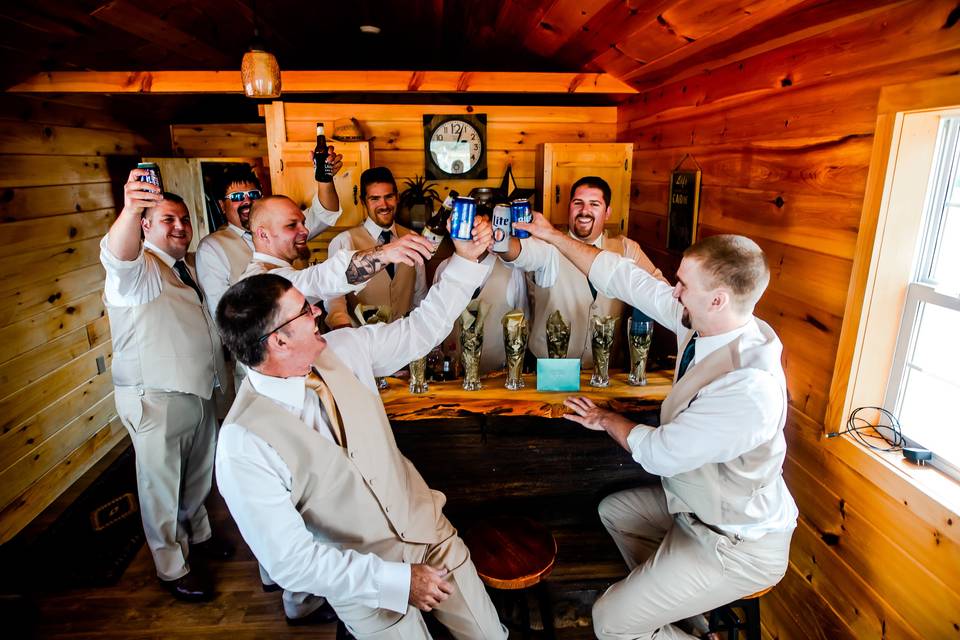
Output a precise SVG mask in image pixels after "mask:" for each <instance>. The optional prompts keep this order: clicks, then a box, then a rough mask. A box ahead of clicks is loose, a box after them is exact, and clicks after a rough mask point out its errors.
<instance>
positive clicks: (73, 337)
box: [0, 95, 146, 543]
mask: <svg viewBox="0 0 960 640" xmlns="http://www.w3.org/2000/svg"><path fill="white" fill-rule="evenodd" d="M73 100H74V101H75V102H76V104H63V103H55V102H48V101H43V100H39V99H35V98H24V97H18V96H10V95H3V96H0V543H2V542H6V541H7V540H9V539H10V538H11V537H12V536H13V535H15V534H16V533H17V532H18V531H20V530H21V529H22V528H23V527H24V526H25V525H26V524H27V523H28V522H29V521H30V520H31V519H33V518H34V517H35V516H36V515H37V514H39V513H40V512H41V511H42V510H43V509H44V508H45V507H47V506H48V505H49V504H50V503H51V502H52V501H53V500H54V499H55V498H56V497H57V496H59V495H60V493H62V492H63V491H64V490H65V489H66V488H67V487H69V486H70V484H71V483H73V482H74V481H75V480H76V479H77V478H78V477H80V476H81V475H82V474H83V473H84V471H86V470H87V469H89V468H90V467H91V466H92V465H93V464H94V463H96V462H97V461H98V460H99V459H100V457H101V456H102V455H103V454H104V453H105V452H107V451H109V450H110V448H111V447H112V446H113V445H115V444H116V443H117V442H119V441H120V440H121V439H123V438H124V437H125V436H126V431H125V430H124V428H123V425H122V424H121V423H120V421H119V420H118V419H117V418H116V411H115V407H114V403H113V386H112V383H111V379H110V371H109V366H110V358H111V344H110V328H109V324H108V321H107V317H106V314H105V312H104V307H103V303H102V301H101V292H102V289H103V279H104V273H103V269H102V267H101V266H100V262H99V247H98V245H99V242H100V238H101V237H102V236H103V235H104V234H105V233H106V232H107V230H108V229H109V227H110V224H111V223H112V222H113V220H114V217H115V215H116V212H117V211H118V209H119V207H120V206H122V202H117V201H116V200H115V199H114V188H113V187H112V186H111V176H110V170H109V166H111V165H112V164H113V162H112V160H108V156H110V157H115V156H130V157H127V158H125V161H124V162H121V163H120V164H121V165H123V167H124V168H126V169H129V168H130V166H131V165H130V163H131V162H135V158H134V157H133V156H138V155H139V153H140V150H141V149H142V147H143V145H144V144H145V142H146V141H145V140H144V139H143V138H142V137H140V136H139V135H137V134H135V133H133V132H132V131H131V130H130V129H129V127H127V126H126V125H124V124H121V123H119V122H116V121H115V120H113V119H112V118H111V117H110V116H108V115H106V113H105V111H104V110H103V109H101V108H98V107H96V106H95V104H96V103H94V102H90V104H91V105H92V106H91V107H89V108H88V107H86V106H82V105H85V104H87V101H86V100H85V99H83V98H74V99H73ZM78 105H80V106H78ZM124 179H125V176H123V177H120V178H119V179H118V180H119V183H122V182H123V181H124ZM98 358H102V359H103V365H104V366H105V367H106V369H105V370H104V371H103V372H102V373H98V367H97V359H98Z"/></svg>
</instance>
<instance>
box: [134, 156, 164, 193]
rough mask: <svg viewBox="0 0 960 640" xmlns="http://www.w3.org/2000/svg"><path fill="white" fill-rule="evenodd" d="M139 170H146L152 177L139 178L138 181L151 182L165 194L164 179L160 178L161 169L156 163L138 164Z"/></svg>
mask: <svg viewBox="0 0 960 640" xmlns="http://www.w3.org/2000/svg"><path fill="white" fill-rule="evenodd" d="M137 169H146V170H147V171H149V172H150V175H146V176H137V180H139V181H140V182H149V183H150V184H152V185H153V186H155V187H157V188H158V189H160V193H163V178H162V177H160V167H159V166H158V165H157V163H156V162H140V163H138V164H137Z"/></svg>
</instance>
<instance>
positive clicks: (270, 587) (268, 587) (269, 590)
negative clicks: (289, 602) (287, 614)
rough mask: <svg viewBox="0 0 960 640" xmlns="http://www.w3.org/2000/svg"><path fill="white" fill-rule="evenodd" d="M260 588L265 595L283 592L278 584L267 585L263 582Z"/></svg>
mask: <svg viewBox="0 0 960 640" xmlns="http://www.w3.org/2000/svg"><path fill="white" fill-rule="evenodd" d="M260 588H261V589H263V592H264V593H274V592H276V591H283V587H281V586H280V585H278V584H277V583H276V582H271V583H270V584H267V583H266V582H261V583H260Z"/></svg>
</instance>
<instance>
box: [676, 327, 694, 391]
mask: <svg viewBox="0 0 960 640" xmlns="http://www.w3.org/2000/svg"><path fill="white" fill-rule="evenodd" d="M696 350H697V334H693V337H691V338H690V342H688V343H687V346H686V348H685V349H684V350H683V355H682V356H680V364H678V365H677V382H679V381H680V378H682V377H683V374H685V373H686V372H687V369H688V368H689V367H690V365H691V364H692V363H693V356H694V352H695V351H696Z"/></svg>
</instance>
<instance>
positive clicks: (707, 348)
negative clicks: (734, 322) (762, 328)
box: [693, 318, 757, 364]
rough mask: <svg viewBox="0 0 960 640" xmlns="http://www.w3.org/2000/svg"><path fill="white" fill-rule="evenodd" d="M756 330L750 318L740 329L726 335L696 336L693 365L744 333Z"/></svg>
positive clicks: (754, 323) (753, 321)
mask: <svg viewBox="0 0 960 640" xmlns="http://www.w3.org/2000/svg"><path fill="white" fill-rule="evenodd" d="M756 330H757V322H756V320H754V319H753V318H750V319H749V320H747V322H746V324H744V325H743V326H742V327H737V328H736V329H734V330H733V331H727V332H726V333H720V334H718V335H715V336H697V346H696V348H695V349H694V353H693V362H694V364H696V363H698V362H700V361H701V360H703V359H704V358H706V357H707V356H709V355H710V354H711V353H713V352H714V351H716V350H717V349H719V348H720V347H722V346H724V345H727V344H730V343H731V342H733V341H734V340H736V339H737V338H738V337H739V336H741V335H743V334H744V333H747V332H748V331H756Z"/></svg>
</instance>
